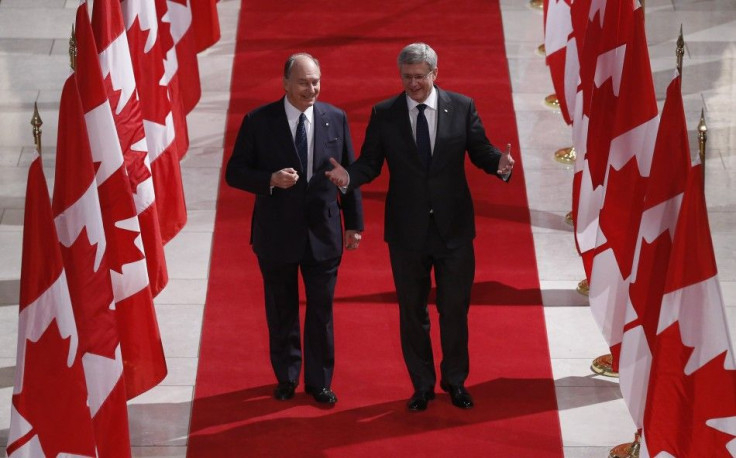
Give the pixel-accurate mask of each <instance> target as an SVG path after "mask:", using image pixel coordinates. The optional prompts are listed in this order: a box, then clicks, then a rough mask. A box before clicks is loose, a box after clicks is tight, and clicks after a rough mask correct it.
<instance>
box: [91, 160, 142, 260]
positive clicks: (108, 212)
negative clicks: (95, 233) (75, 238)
mask: <svg viewBox="0 0 736 458" xmlns="http://www.w3.org/2000/svg"><path fill="white" fill-rule="evenodd" d="M97 191H98V193H99V194H100V207H101V210H102V224H103V225H104V227H105V237H106V238H107V249H108V251H107V253H108V256H109V257H108V262H109V265H110V268H111V269H113V270H115V271H117V272H119V273H122V266H123V265H125V264H129V263H131V262H134V261H138V260H141V259H143V258H144V253H143V252H142V251H141V250H140V248H138V246H136V244H135V239H136V238H137V237H139V236H140V229H138V230H129V229H125V228H123V227H120V223H121V222H122V221H126V220H129V219H131V218H136V215H137V212H136V209H135V203H134V202H133V197H132V195H131V193H130V183H129V182H128V177H127V173H126V172H125V169H124V168H123V167H120V168H119V169H118V170H117V171H116V172H115V173H113V174H112V175H110V177H109V178H108V179H107V180H105V182H104V183H102V184H101V185H99V186H98V187H97Z"/></svg>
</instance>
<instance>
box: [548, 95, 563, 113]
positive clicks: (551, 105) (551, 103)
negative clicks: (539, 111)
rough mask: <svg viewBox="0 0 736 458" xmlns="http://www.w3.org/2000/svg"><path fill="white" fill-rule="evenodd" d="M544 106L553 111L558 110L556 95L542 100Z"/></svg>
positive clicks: (558, 104) (558, 102)
mask: <svg viewBox="0 0 736 458" xmlns="http://www.w3.org/2000/svg"><path fill="white" fill-rule="evenodd" d="M544 106H546V107H547V108H552V109H553V110H559V109H560V101H559V100H557V95H556V94H550V95H548V96H547V97H545V98H544Z"/></svg>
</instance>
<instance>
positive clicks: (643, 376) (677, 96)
mask: <svg viewBox="0 0 736 458" xmlns="http://www.w3.org/2000/svg"><path fill="white" fill-rule="evenodd" d="M689 170H690V148H689V146H688V137H687V125H686V123H685V112H684V109H683V103H682V93H681V78H680V75H679V74H675V77H674V79H673V80H672V82H671V83H670V85H669V87H668V88H667V98H666V100H665V103H664V108H663V110H662V117H661V119H660V122H659V130H658V133H657V140H656V143H655V148H654V154H653V157H652V166H651V171H650V173H649V180H648V183H647V186H646V191H645V193H644V196H643V200H644V208H643V212H642V216H641V225H640V228H639V234H638V237H637V242H636V248H635V255H634V265H633V270H632V272H631V284H630V286H629V303H628V305H627V308H626V315H625V320H626V324H625V326H624V334H623V339H622V343H621V357H620V364H619V382H620V385H621V392H622V393H623V396H624V400H625V401H626V404H627V405H628V407H629V411H630V412H631V416H632V418H633V420H634V423H635V424H636V426H637V427H638V428H641V427H642V425H643V422H644V408H645V405H646V394H647V387H648V385H649V373H650V370H651V364H652V358H653V354H652V349H654V348H656V340H657V326H658V321H659V315H660V304H661V303H662V296H663V294H664V286H665V280H666V276H667V269H665V268H662V266H667V265H668V263H669V259H670V254H671V250H672V240H673V238H674V235H675V228H676V224H677V218H678V215H679V213H680V203H681V201H682V196H683V193H684V192H685V187H686V184H687V175H688V171H689ZM657 358H664V359H665V361H667V360H668V355H667V354H662V355H657Z"/></svg>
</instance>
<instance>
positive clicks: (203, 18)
mask: <svg viewBox="0 0 736 458" xmlns="http://www.w3.org/2000/svg"><path fill="white" fill-rule="evenodd" d="M191 7H192V30H193V31H194V47H195V49H196V51H197V52H202V51H204V50H205V49H207V48H209V47H210V46H212V45H213V44H215V43H217V42H218V41H219V40H220V18H219V17H218V15H217V2H216V1H215V0H192V2H191Z"/></svg>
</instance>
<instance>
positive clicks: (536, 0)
mask: <svg viewBox="0 0 736 458" xmlns="http://www.w3.org/2000/svg"><path fill="white" fill-rule="evenodd" d="M529 8H531V9H533V10H539V11H542V10H543V9H544V1H543V0H529Z"/></svg>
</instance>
